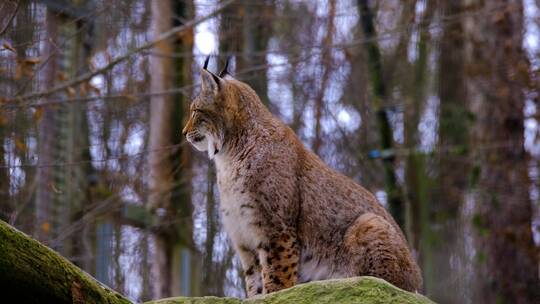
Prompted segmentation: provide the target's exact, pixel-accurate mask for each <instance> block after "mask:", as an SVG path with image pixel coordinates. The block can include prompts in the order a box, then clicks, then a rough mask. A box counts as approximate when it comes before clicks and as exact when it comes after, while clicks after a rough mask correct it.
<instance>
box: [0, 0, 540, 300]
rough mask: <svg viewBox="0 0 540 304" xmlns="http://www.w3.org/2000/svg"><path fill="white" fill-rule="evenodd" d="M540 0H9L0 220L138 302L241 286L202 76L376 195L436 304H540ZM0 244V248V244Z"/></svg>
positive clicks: (1, 63) (4, 22)
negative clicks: (224, 80)
mask: <svg viewBox="0 0 540 304" xmlns="http://www.w3.org/2000/svg"><path fill="white" fill-rule="evenodd" d="M539 8H540V1H539V0H491V1H486V0H458V1H451V0H446V1H445V0H407V1H398V0H381V1H367V0H357V1H354V0H344V1H338V0H317V1H298V0H276V1H269V0H258V1H247V0H237V1H230V0H226V1H219V0H214V1H211V0H183V1H173V0H159V1H157V0H131V1H128V0H109V1H105V0H86V1H83V0H43V1H29V0H20V1H17V0H4V1H1V2H0V219H2V220H4V221H6V222H8V223H10V224H11V225H14V226H15V227H17V228H19V229H21V230H22V231H24V232H26V233H28V234H30V235H32V236H33V237H35V238H37V239H38V240H40V241H41V242H43V243H44V244H46V245H47V246H49V247H51V248H53V249H55V250H57V251H58V252H60V253H61V254H62V255H64V256H65V257H67V258H68V259H69V260H71V261H72V262H73V263H75V264H76V265H77V266H79V267H81V268H82V269H84V270H85V271H87V272H88V273H90V274H92V275H93V276H95V277H96V278H97V279H99V280H100V281H102V282H104V283H105V284H107V285H109V286H111V287H112V288H114V289H116V290H118V291H119V292H120V293H123V294H125V295H127V296H129V297H130V298H131V299H133V300H136V301H141V300H148V299H156V298H163V297H168V296H173V295H189V296H193V295H218V296H222V295H228V296H239V297H242V296H244V291H243V281H242V271H241V267H240V263H239V261H238V259H237V258H236V257H235V254H234V251H233V249H232V248H231V246H230V243H229V242H228V239H227V235H226V234H225V232H224V231H223V229H222V226H221V223H220V220H219V197H218V193H217V188H216V183H215V172H214V170H215V169H214V166H213V164H212V163H211V162H210V161H209V160H208V159H207V158H206V157H205V155H203V154H202V153H196V152H194V151H193V149H192V148H191V147H190V146H189V145H188V144H187V143H186V142H185V140H184V138H182V136H181V128H182V126H183V124H184V122H185V120H186V116H187V113H188V112H187V109H188V106H189V103H190V100H192V99H193V98H194V96H196V94H197V92H198V90H199V87H198V84H199V69H200V67H201V66H202V63H203V61H204V59H205V58H206V56H208V55H210V56H211V61H210V62H211V64H210V69H211V70H214V71H217V70H218V69H219V68H221V67H222V65H223V64H224V62H225V60H226V58H228V57H230V58H231V64H232V74H233V75H234V76H235V77H236V78H238V79H240V80H242V81H245V82H247V83H248V84H250V85H251V86H252V87H253V88H254V89H255V90H256V91H257V93H258V94H259V96H260V97H261V99H262V101H263V102H264V103H265V104H266V105H267V106H268V107H269V109H270V110H271V111H272V112H273V113H274V114H275V115H277V116H278V117H280V118H281V119H282V120H283V121H284V122H285V123H287V124H288V125H289V126H290V127H291V128H292V129H293V130H294V131H295V132H296V133H297V134H298V135H299V136H300V138H301V139H302V141H303V142H304V143H305V145H306V146H307V147H309V148H310V149H311V150H313V151H314V152H315V153H317V154H318V155H319V156H320V157H321V158H322V159H323V160H324V161H325V162H326V163H328V164H329V165H330V166H331V167H333V168H335V169H336V170H338V171H340V172H342V173H344V174H346V175H347V176H350V177H352V178H353V179H355V180H356V181H357V182H359V183H360V184H361V185H363V186H364V187H366V188H367V189H369V190H370V191H372V192H373V193H375V195H376V196H377V198H378V199H379V200H380V202H381V203H382V204H383V205H384V206H385V207H387V208H388V209H389V210H390V212H391V213H392V215H393V216H394V217H395V218H396V220H397V221H398V223H399V225H400V226H401V227H402V229H403V230H404V231H405V233H406V235H407V239H408V241H409V244H410V246H411V248H413V250H414V253H415V256H416V257H417V259H418V261H419V264H420V266H421V268H422V270H423V276H424V288H425V290H424V293H425V294H426V295H427V296H429V297H430V298H432V299H433V300H435V301H437V302H440V303H496V302H497V303H538V302H537V300H538V299H539V292H540V283H539V273H540V253H539V246H540V228H539V227H540V204H539V202H540V184H539V176H540V163H539V161H540V142H539V138H538V135H539V134H540V133H539V132H540V130H539V124H538V122H539V118H540V116H539V115H540V113H539V109H538V106H539V92H540V76H539V70H540V10H539ZM0 241H1V240H0Z"/></svg>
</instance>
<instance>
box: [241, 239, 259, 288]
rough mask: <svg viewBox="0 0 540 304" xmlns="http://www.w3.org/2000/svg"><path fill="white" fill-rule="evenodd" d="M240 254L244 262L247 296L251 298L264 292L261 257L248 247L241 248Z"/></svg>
mask: <svg viewBox="0 0 540 304" xmlns="http://www.w3.org/2000/svg"><path fill="white" fill-rule="evenodd" d="M238 254H239V256H240V261H241V262H242V268H243V269H244V278H245V280H246V292H247V296H248V298H251V297H253V296H255V295H258V294H260V293H262V291H263V288H262V280H261V264H260V263H259V257H258V256H257V253H256V252H255V251H253V250H250V249H248V248H246V247H240V248H239V250H238Z"/></svg>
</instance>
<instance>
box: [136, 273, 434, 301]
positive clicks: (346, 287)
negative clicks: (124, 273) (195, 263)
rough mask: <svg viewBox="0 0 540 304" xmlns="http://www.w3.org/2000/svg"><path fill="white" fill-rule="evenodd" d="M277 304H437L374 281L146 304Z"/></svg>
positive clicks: (325, 283)
mask: <svg viewBox="0 0 540 304" xmlns="http://www.w3.org/2000/svg"><path fill="white" fill-rule="evenodd" d="M210 303H212V304H274V303H295V304H296V303H298V304H302V303H364V304H372V303H381V304H382V303H411V304H412V303H415V304H416V303H422V304H424V303H426V304H427V303H433V302H432V301H431V300H429V299H428V298H426V297H424V296H422V295H419V294H414V293H410V292H407V291H404V290H401V289H399V288H397V287H395V286H393V285H391V284H389V283H388V282H386V281H384V280H381V279H378V278H374V277H356V278H348V279H339V280H327V281H318V282H311V283H307V284H300V285H297V286H294V287H292V288H289V289H286V290H282V291H279V292H275V293H271V294H268V295H265V296H257V297H254V298H251V299H245V300H241V299H237V298H217V297H198V298H197V297H195V298H188V297H177V298H168V299H161V300H156V301H150V302H147V303H146V304H210Z"/></svg>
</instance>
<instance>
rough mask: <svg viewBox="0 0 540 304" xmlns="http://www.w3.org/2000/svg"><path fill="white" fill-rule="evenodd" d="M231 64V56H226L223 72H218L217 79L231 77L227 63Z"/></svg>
mask: <svg viewBox="0 0 540 304" xmlns="http://www.w3.org/2000/svg"><path fill="white" fill-rule="evenodd" d="M230 62H231V56H228V57H227V61H225V66H224V67H223V70H221V72H219V77H221V78H227V77H231V78H232V76H231V73H229V63H230Z"/></svg>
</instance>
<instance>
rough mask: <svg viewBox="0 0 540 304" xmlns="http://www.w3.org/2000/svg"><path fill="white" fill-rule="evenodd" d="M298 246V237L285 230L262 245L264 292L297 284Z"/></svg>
mask: <svg viewBox="0 0 540 304" xmlns="http://www.w3.org/2000/svg"><path fill="white" fill-rule="evenodd" d="M298 248H299V246H298V243H297V241H296V237H295V236H294V235H293V234H291V233H285V232H284V233H282V234H281V235H278V236H277V237H275V238H272V239H271V240H270V242H269V243H268V244H265V245H262V246H261V248H260V249H259V257H260V261H261V265H262V275H263V276H262V280H263V287H264V288H263V293H264V294H266V293H270V292H274V291H278V290H281V289H285V288H288V287H291V286H294V285H295V284H296V279H297V275H298V272H297V268H298V259H299V249H298Z"/></svg>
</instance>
